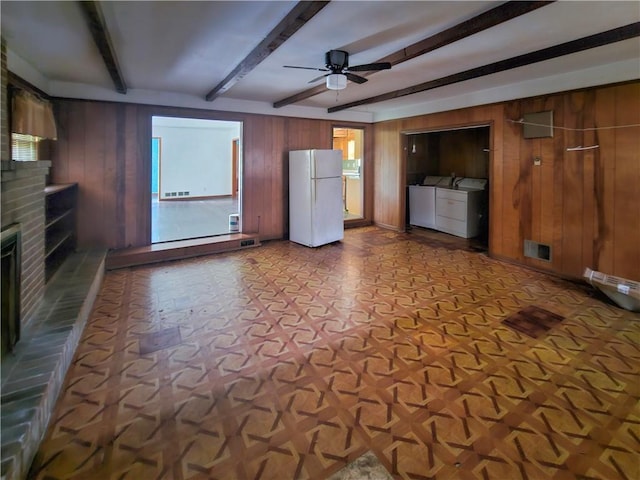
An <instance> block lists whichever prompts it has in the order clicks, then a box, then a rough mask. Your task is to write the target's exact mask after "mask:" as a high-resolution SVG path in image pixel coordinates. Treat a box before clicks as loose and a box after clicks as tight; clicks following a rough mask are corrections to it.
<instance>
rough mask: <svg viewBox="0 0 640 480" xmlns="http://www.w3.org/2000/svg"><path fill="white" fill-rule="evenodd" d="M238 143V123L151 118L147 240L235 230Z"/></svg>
mask: <svg viewBox="0 0 640 480" xmlns="http://www.w3.org/2000/svg"><path fill="white" fill-rule="evenodd" d="M241 145H242V122H234V121H221V120H203V119H193V118H179V117H160V116H154V117H152V139H151V154H152V158H151V179H150V181H151V243H161V242H170V241H175V240H187V239H193V238H201V237H211V236H218V235H225V234H229V233H230V232H231V231H232V230H230V228H231V227H233V233H238V232H239V231H241V229H240V228H239V227H238V226H237V223H236V221H235V220H234V222H233V225H232V222H231V221H230V215H237V214H239V213H240V212H241V208H242V181H241V179H242V158H241V156H242V149H241ZM240 224H241V222H240Z"/></svg>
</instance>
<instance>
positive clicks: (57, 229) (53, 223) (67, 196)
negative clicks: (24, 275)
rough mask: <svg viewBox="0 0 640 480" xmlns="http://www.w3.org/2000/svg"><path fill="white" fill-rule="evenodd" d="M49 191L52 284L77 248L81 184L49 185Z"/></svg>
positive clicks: (48, 267) (47, 215)
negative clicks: (57, 272)
mask: <svg viewBox="0 0 640 480" xmlns="http://www.w3.org/2000/svg"><path fill="white" fill-rule="evenodd" d="M44 192H45V218H46V221H45V222H46V223H45V239H44V241H45V256H44V259H45V279H46V280H47V281H49V279H51V277H53V275H54V273H55V272H56V270H57V269H58V268H59V267H60V265H62V263H63V262H64V260H65V259H66V258H67V257H68V256H69V254H70V253H72V252H74V251H75V249H76V201H77V192H78V185H77V184H76V183H65V184H60V185H48V186H47V187H45V189H44Z"/></svg>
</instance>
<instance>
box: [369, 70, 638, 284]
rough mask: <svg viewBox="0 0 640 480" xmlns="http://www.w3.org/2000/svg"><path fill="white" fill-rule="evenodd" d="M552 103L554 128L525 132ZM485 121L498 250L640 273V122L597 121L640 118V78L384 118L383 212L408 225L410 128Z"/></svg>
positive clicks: (379, 180)
mask: <svg viewBox="0 0 640 480" xmlns="http://www.w3.org/2000/svg"><path fill="white" fill-rule="evenodd" d="M542 110H553V117H554V125H555V127H556V128H554V136H553V137H551V138H539V139H525V138H523V135H522V125H520V124H517V123H513V122H510V121H509V120H519V119H521V118H522V116H523V115H524V114H525V113H533V112H538V111H542ZM479 123H480V124H481V123H486V124H489V125H490V126H491V139H490V142H491V146H490V149H491V153H490V167H489V172H490V173H489V180H490V195H489V197H490V214H489V221H490V227H489V251H490V254H491V255H493V256H496V257H501V258H505V259H509V260H512V261H515V262H518V263H522V264H525V265H529V266H533V267H536V268H540V269H544V270H549V271H553V272H555V273H558V274H561V275H564V276H568V277H576V278H578V277H581V276H582V273H583V271H584V268H585V267H590V268H593V269H595V270H600V271H604V272H606V273H610V274H614V275H619V276H622V277H625V278H630V279H633V280H640V128H639V127H631V128H619V129H598V130H588V129H594V128H596V129H597V128H602V127H610V126H620V125H633V124H639V123H640V82H632V83H626V84H621V85H613V86H607V87H600V88H593V89H585V90H580V91H575V92H569V93H563V94H556V95H548V96H541V97H536V98H531V99H522V100H516V101H512V102H505V103H502V104H495V105H489V106H481V107H475V108H468V109H462V110H456V111H451V112H443V113H438V114H433V115H424V116H419V117H412V118H407V119H402V120H393V121H388V122H381V123H379V124H376V125H375V128H374V131H375V134H374V139H375V160H374V162H375V167H376V168H375V172H376V174H375V185H374V194H375V198H374V208H375V211H374V221H375V222H376V223H377V224H380V225H384V226H388V227H391V228H394V229H398V230H402V229H404V226H405V225H404V218H405V217H404V212H405V208H406V206H405V195H404V190H405V184H404V179H405V175H404V171H405V155H406V153H405V151H404V150H403V147H404V146H403V143H402V142H403V141H404V140H403V138H402V137H404V135H402V133H403V132H405V133H406V132H414V131H426V130H429V129H433V130H436V129H443V128H455V127H457V126H461V125H477V124H479ZM560 127H564V128H566V129H567V130H565V129H562V128H560ZM584 129H587V130H584ZM596 144H597V145H599V148H597V149H593V150H584V151H578V152H572V151H567V150H566V149H567V148H570V147H576V146H589V145H596ZM534 157H540V159H541V165H540V166H534V164H533V160H534ZM525 239H530V240H534V241H537V242H541V243H545V244H548V245H551V246H552V260H551V262H545V261H541V260H536V259H531V258H527V257H524V255H523V243H524V240H525Z"/></svg>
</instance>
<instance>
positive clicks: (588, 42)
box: [327, 22, 640, 113]
mask: <svg viewBox="0 0 640 480" xmlns="http://www.w3.org/2000/svg"><path fill="white" fill-rule="evenodd" d="M638 36H640V22H636V23H631V24H629V25H625V26H623V27H619V28H614V29H612V30H608V31H606V32H602V33H597V34H595V35H590V36H588V37H583V38H580V39H578V40H572V41H570V42H565V43H562V44H560V45H555V46H553V47H549V48H544V49H542V50H537V51H535V52H531V53H527V54H524V55H518V56H517V57H511V58H508V59H506V60H501V61H499V62H494V63H491V64H489V65H483V66H481V67H477V68H472V69H470V70H465V71H464V72H459V73H454V74H453V75H448V76H446V77H442V78H437V79H435V80H430V81H428V82H423V83H419V84H417V85H413V86H411V87H406V88H402V89H399V90H394V91H392V92H387V93H383V94H380V95H375V96H373V97H368V98H363V99H361V100H356V101H354V102H349V103H345V104H343V105H337V106H335V107H331V108H328V109H327V111H328V112H329V113H334V112H339V111H341V110H346V109H348V108H353V107H357V106H360V105H369V104H372V103H378V102H383V101H385V100H392V99H394V98H400V97H405V96H407V95H413V94H415V93H420V92H426V91H428V90H433V89H434V88H439V87H444V86H446V85H451V84H454V83H459V82H464V81H467V80H472V79H474V78H479V77H484V76H486V75H491V74H494V73H498V72H504V71H506V70H512V69H514V68H518V67H523V66H525V65H531V64H533V63H538V62H543V61H545V60H551V59H553V58H557V57H561V56H564V55H569V54H572V53H577V52H581V51H584V50H588V49H591V48H596V47H601V46H603V45H609V44H611V43H616V42H620V41H622V40H628V39H630V38H635V37H638Z"/></svg>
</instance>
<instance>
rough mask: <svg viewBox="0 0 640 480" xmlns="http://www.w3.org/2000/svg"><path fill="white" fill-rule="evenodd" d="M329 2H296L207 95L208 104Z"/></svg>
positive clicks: (240, 78)
mask: <svg viewBox="0 0 640 480" xmlns="http://www.w3.org/2000/svg"><path fill="white" fill-rule="evenodd" d="M328 3H329V2H328V1H326V2H317V1H314V2H298V4H297V5H296V6H295V7H293V8H292V9H291V11H290V12H289V13H288V14H287V15H286V16H285V17H284V18H283V19H282V21H280V23H278V25H276V27H275V28H274V29H273V30H271V32H269V34H268V35H267V36H266V37H265V38H264V40H262V42H260V43H259V44H258V46H257V47H256V48H254V49H253V50H252V51H251V53H249V55H247V56H246V57H245V59H244V60H242V61H241V62H240V63H239V64H238V65H237V66H236V67H235V68H234V69H233V70H232V71H231V73H230V74H229V75H227V76H226V78H225V79H224V80H222V82H220V83H219V84H218V85H216V86H215V87H213V89H212V90H211V91H210V92H209V93H207V95H206V96H205V99H206V100H207V101H208V102H211V101H212V100H214V99H216V98H217V97H218V96H220V95H222V94H223V93H224V92H226V91H227V90H229V89H230V88H231V87H233V86H234V85H235V84H236V83H237V82H238V81H240V80H242V78H243V77H244V76H245V75H247V74H248V73H249V72H250V71H251V70H253V69H254V68H255V67H256V66H257V65H258V64H259V63H260V62H262V61H263V60H264V59H265V58H267V57H268V56H269V55H271V54H272V53H273V52H274V51H275V50H276V49H277V48H278V47H279V46H280V45H282V44H283V43H284V42H286V41H287V40H288V39H289V38H290V37H291V36H292V35H293V34H294V33H296V32H297V31H298V30H299V29H300V28H301V27H302V26H303V25H304V24H305V23H307V22H308V21H309V20H311V19H312V18H313V17H314V16H315V15H316V14H317V13H318V12H319V11H320V10H322V9H323V8H324V7H326V6H327V4H328Z"/></svg>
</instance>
